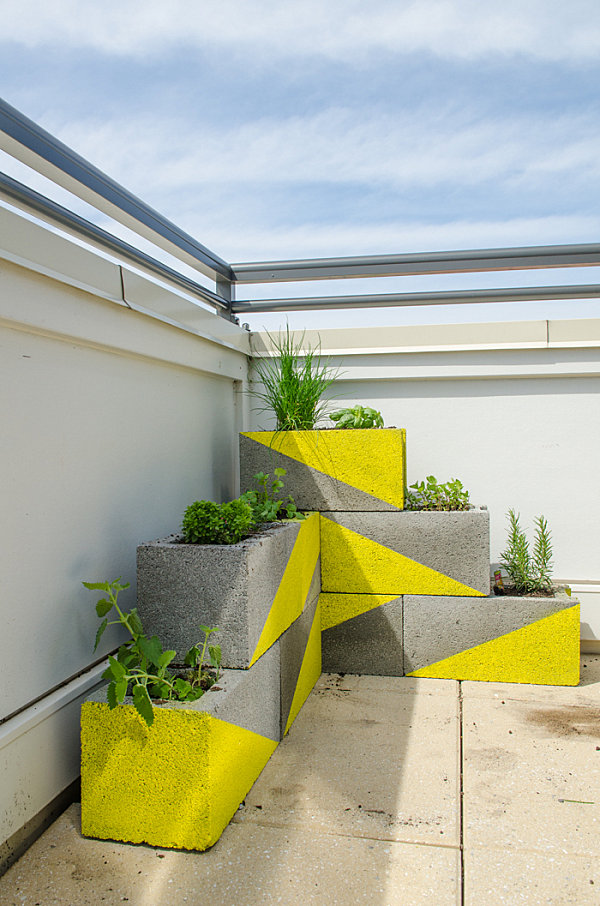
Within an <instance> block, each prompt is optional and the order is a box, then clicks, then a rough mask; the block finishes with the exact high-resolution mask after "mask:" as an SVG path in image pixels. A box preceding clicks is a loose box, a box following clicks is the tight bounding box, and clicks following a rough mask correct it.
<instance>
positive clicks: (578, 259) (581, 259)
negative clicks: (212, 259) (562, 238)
mask: <svg viewBox="0 0 600 906" xmlns="http://www.w3.org/2000/svg"><path fill="white" fill-rule="evenodd" d="M596 265H600V245H599V244H596V243H593V244H589V245H545V246H544V245H541V246H524V247H520V248H501V249H476V250H475V251H472V250H469V251H463V250H459V251H450V252H419V253H416V254H408V255H365V256H360V257H348V258H308V259H305V260H302V261H300V260H299V261H262V262H256V263H254V264H232V265H231V268H232V270H233V274H234V280H235V282H236V283H284V282H295V281H304V280H339V279H341V278H357V277H403V276H415V275H424V274H458V273H483V272H485V271H511V270H531V269H542V268H543V269H547V268H554V267H592V266H596Z"/></svg>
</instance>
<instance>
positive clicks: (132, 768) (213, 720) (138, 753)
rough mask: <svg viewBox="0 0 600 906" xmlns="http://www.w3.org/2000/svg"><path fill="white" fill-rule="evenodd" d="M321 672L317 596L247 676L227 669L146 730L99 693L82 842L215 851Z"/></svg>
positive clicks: (86, 761)
mask: <svg viewBox="0 0 600 906" xmlns="http://www.w3.org/2000/svg"><path fill="white" fill-rule="evenodd" d="M320 675H321V618H320V609H319V605H318V598H314V599H313V600H312V601H311V602H310V603H309V604H308V605H307V607H306V608H305V610H304V612H303V613H302V614H301V615H300V617H299V618H298V619H297V620H295V621H294V623H293V624H292V625H291V626H290V627H289V628H288V629H287V630H286V631H285V632H284V633H283V634H282V635H281V637H280V638H279V639H278V640H277V641H276V642H275V643H274V644H273V645H272V646H271V647H270V648H269V650H268V651H267V652H265V654H264V655H263V656H262V657H260V658H259V659H258V661H256V663H255V664H254V665H253V666H252V667H250V668H249V669H248V670H225V671H224V672H223V675H222V676H221V678H220V679H219V682H218V686H219V687H220V688H219V689H218V690H217V691H215V689H211V690H209V691H208V692H206V693H205V694H204V695H203V696H202V698H201V699H199V700H198V701H196V702H187V703H177V702H165V703H162V704H155V706H154V723H153V725H152V726H151V727H148V726H146V724H145V723H144V721H143V720H142V719H141V717H140V716H139V714H138V713H137V711H136V710H135V708H134V707H133V705H132V704H131V703H130V700H128V699H126V703H125V704H124V705H120V706H118V707H117V708H115V709H114V710H112V711H111V710H110V708H109V707H108V704H106V702H105V701H103V699H104V692H103V691H100V692H97V693H95V694H94V696H92V698H91V700H90V701H88V702H86V703H85V704H84V705H83V707H82V712H81V749H82V766H81V822H82V833H83V835H84V836H88V837H97V838H100V839H110V840H123V841H125V842H128V843H150V844H152V845H154V846H161V847H175V848H181V849H191V850H204V849H207V848H208V847H209V846H212V845H213V844H214V843H215V842H216V841H217V840H218V838H219V837H220V835H221V833H222V832H223V830H224V829H225V827H226V826H227V824H228V823H229V821H230V820H231V818H232V816H233V815H234V813H235V811H236V809H237V808H238V806H239V804H240V802H241V801H242V800H243V799H244V797H245V796H246V794H247V793H248V791H249V790H250V788H251V786H252V784H253V783H254V781H255V780H256V779H257V777H258V775H259V774H260V772H261V771H262V769H263V767H264V766H265V764H266V763H267V761H268V760H269V758H270V757H271V755H272V753H273V752H274V751H275V748H276V747H277V744H278V743H279V741H280V739H282V738H283V736H284V735H285V733H287V731H288V730H289V728H290V726H291V725H292V723H293V721H294V720H295V718H296V717H297V715H298V712H299V711H300V708H301V707H302V705H303V704H304V701H305V700H306V698H307V696H308V694H309V693H310V691H311V689H312V687H313V686H314V684H315V683H316V681H317V679H318V678H319V676H320Z"/></svg>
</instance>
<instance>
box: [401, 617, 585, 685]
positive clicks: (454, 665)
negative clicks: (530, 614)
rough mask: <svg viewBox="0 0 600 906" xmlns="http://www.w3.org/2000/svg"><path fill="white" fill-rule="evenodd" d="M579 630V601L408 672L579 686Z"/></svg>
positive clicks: (491, 680)
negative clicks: (495, 637) (494, 637)
mask: <svg viewBox="0 0 600 906" xmlns="http://www.w3.org/2000/svg"><path fill="white" fill-rule="evenodd" d="M523 606H526V603H524V605H523ZM579 631H580V630H579V604H575V605H574V606H573V607H567V608H565V609H564V610H559V611H558V612H557V613H553V614H551V615H550V616H548V617H543V619H541V620H536V622H535V623H530V624H529V626H522V627H521V628H520V629H515V630H514V632H509V633H507V634H506V635H501V636H499V637H498V638H497V639H492V640H491V641H489V642H484V643H483V644H481V645H476V646H475V647H474V648H468V649H467V650H466V651H461V652H460V653H459V654H454V655H452V656H451V657H448V658H445V659H444V660H442V661H437V662H436V663H434V664H430V665H429V666H428V667H422V668H421V669H419V670H414V671H413V672H412V673H409V674H408V676H425V677H431V678H435V679H455V680H478V681H479V682H488V683H532V684H541V685H548V686H576V685H577V684H578V683H579Z"/></svg>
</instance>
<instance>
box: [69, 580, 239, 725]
mask: <svg viewBox="0 0 600 906" xmlns="http://www.w3.org/2000/svg"><path fill="white" fill-rule="evenodd" d="M82 584H83V585H84V586H85V588H88V589H90V590H91V591H103V592H105V594H106V595H107V597H106V598H101V599H100V600H99V601H98V602H97V603H96V613H97V614H98V616H99V617H100V618H104V619H103V620H102V623H101V624H100V628H99V629H98V632H97V633H96V641H95V644H94V651H95V650H96V648H97V647H98V643H99V641H100V639H101V638H102V635H103V633H104V631H105V629H106V628H107V626H112V625H116V624H120V625H121V626H123V627H124V628H125V629H126V630H127V631H128V632H129V634H130V636H131V639H130V641H128V642H125V643H124V644H123V645H121V647H120V648H119V650H118V652H117V656H116V657H114V656H112V655H109V657H108V667H107V668H106V670H105V671H104V673H103V674H102V676H103V678H104V679H106V680H108V686H107V689H106V698H107V701H108V705H109V707H110V708H111V710H112V709H113V708H116V707H117V705H120V704H122V703H123V701H124V700H125V696H126V695H127V694H128V693H129V694H131V696H132V699H133V704H134V706H135V708H136V710H137V712H138V714H139V715H140V716H141V717H142V718H143V719H144V720H145V722H146V723H147V725H148V726H151V725H152V723H153V722H154V711H153V709H152V699H162V700H166V701H180V702H191V701H196V700H197V699H198V698H200V696H202V695H203V694H204V692H205V691H206V690H207V689H210V687H211V686H213V685H214V684H215V683H216V681H217V680H218V678H219V669H220V666H221V648H220V646H219V645H214V646H209V655H210V666H211V667H212V668H213V669H214V671H215V672H213V673H211V672H210V670H209V669H204V668H205V666H206V665H205V664H204V656H205V653H206V647H207V642H208V638H209V636H210V635H211V634H212V633H213V632H218V630H217V629H209V628H208V627H207V626H201V627H200V629H201V631H202V632H204V643H203V645H202V649H200V647H199V646H200V644H201V643H200V642H197V643H196V644H195V645H193V646H192V647H191V648H190V650H189V651H188V652H187V654H186V655H185V659H184V664H185V665H186V666H189V667H191V668H192V670H191V672H189V673H188V676H187V678H185V677H184V676H177V675H176V674H174V673H172V672H170V671H169V669H168V668H169V665H170V664H171V663H172V661H173V659H174V657H175V655H176V652H175V651H172V650H168V651H163V649H162V645H161V643H160V639H159V638H158V636H155V635H153V636H152V637H151V638H147V636H146V635H145V634H144V630H143V628H142V623H141V620H140V618H139V616H138V613H137V610H136V609H135V608H133V610H131V611H129V613H126V612H124V611H123V610H121V608H120V607H119V603H118V597H119V594H120V592H122V591H124V590H125V589H126V588H129V582H125V583H123V584H121V579H120V578H118V579H114V580H113V581H112V582H83V583H82ZM113 608H114V610H115V611H116V613H117V619H116V620H109V619H108V615H109V614H110V612H111V611H112V610H113Z"/></svg>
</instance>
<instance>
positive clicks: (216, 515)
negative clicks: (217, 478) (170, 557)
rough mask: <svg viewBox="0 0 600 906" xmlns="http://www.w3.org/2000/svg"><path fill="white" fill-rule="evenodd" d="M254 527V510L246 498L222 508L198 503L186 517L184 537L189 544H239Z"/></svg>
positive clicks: (184, 519) (222, 505) (203, 501)
mask: <svg viewBox="0 0 600 906" xmlns="http://www.w3.org/2000/svg"><path fill="white" fill-rule="evenodd" d="M252 523H253V516H252V508H251V507H250V505H249V503H248V502H247V501H245V500H243V499H242V498H240V499H238V500H232V501H230V502H229V503H220V504H219V503H213V502H212V500H196V502H195V503H191V504H190V505H189V507H188V508H187V509H186V511H185V513H184V515H183V525H182V529H183V537H184V540H185V542H186V544H236V542H238V541H241V539H242V538H245V537H246V535H248V534H249V533H250V531H251V529H252Z"/></svg>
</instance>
